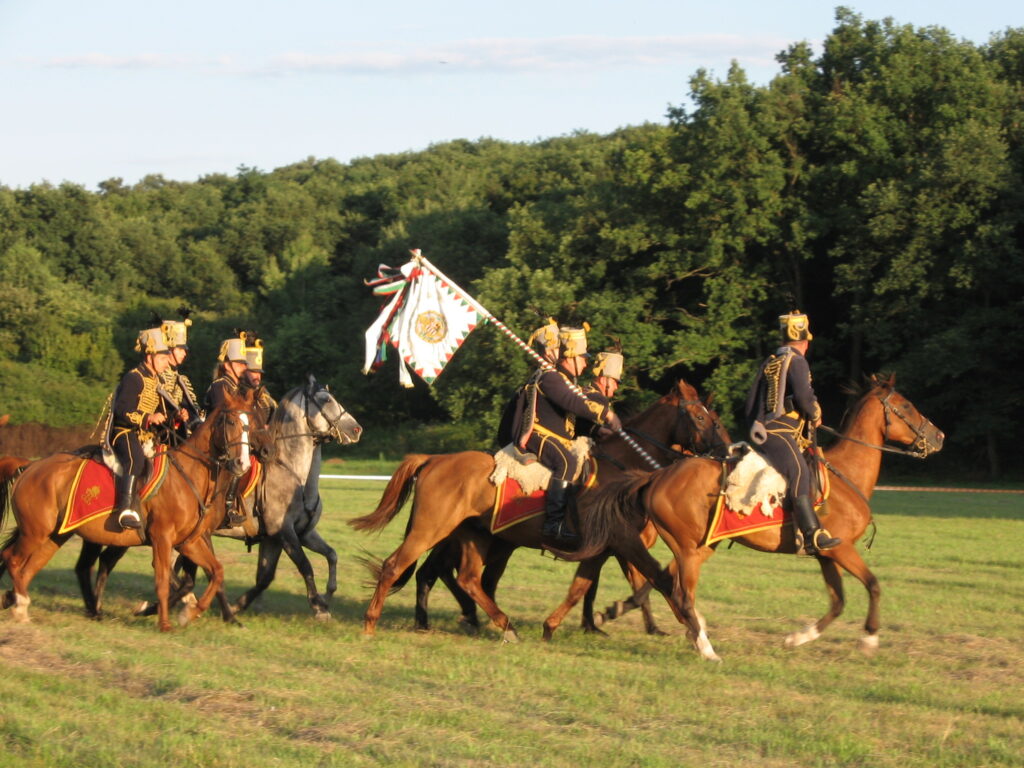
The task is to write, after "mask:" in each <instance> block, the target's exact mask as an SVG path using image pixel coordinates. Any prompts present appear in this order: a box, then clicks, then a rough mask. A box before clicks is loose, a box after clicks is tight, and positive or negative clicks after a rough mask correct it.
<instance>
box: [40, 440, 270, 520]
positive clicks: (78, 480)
mask: <svg viewBox="0 0 1024 768" xmlns="http://www.w3.org/2000/svg"><path fill="white" fill-rule="evenodd" d="M169 466H170V462H169V461H168V460H167V450H166V449H164V448H161V449H160V450H158V451H157V452H156V455H155V456H153V471H152V473H151V474H150V475H149V477H147V478H146V480H145V481H144V482H143V484H142V487H141V488H140V489H139V498H140V499H141V500H143V501H145V500H146V499H149V498H151V497H152V496H153V495H154V494H156V492H157V491H158V490H160V486H161V485H163V482H164V479H165V478H166V477H167V470H168V467H169ZM262 475H263V465H262V464H260V462H259V461H257V460H256V458H255V457H253V459H252V466H251V467H250V468H249V471H248V472H247V473H246V474H245V475H243V476H242V480H241V481H240V482H239V486H238V487H239V489H241V494H242V496H243V497H246V496H249V495H251V494H252V493H253V491H254V490H255V489H256V485H257V484H258V483H259V480H260V478H261V477H262ZM113 511H114V473H113V472H111V471H110V467H108V466H107V465H106V464H104V463H103V462H100V461H93V460H92V459H82V460H81V464H79V466H78V471H77V472H76V473H75V479H74V481H73V482H72V483H71V493H70V494H69V495H68V503H67V506H66V508H65V511H64V520H63V522H62V523H61V526H60V529H59V530H58V531H57V532H58V533H67V532H69V531H73V530H74V529H75V528H78V527H79V526H81V525H85V524H86V523H87V522H89V521H90V520H94V519H96V518H97V517H100V516H102V515H109V514H110V513H111V512H113Z"/></svg>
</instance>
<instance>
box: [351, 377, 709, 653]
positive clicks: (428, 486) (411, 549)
mask: <svg viewBox="0 0 1024 768" xmlns="http://www.w3.org/2000/svg"><path fill="white" fill-rule="evenodd" d="M685 386H688V385H685V384H684V383H680V385H679V387H678V388H677V391H674V392H672V393H670V394H668V395H666V396H664V397H663V398H661V400H659V401H658V403H659V404H661V405H662V408H661V409H660V410H659V416H658V419H657V421H658V423H659V424H660V425H661V426H659V427H658V429H662V428H663V426H664V425H665V424H668V423H671V424H676V423H680V422H683V421H687V420H689V418H692V417H690V416H689V411H688V410H687V408H689V407H692V405H687V404H686V402H687V401H686V398H685V397H683V396H681V394H680V393H681V392H684V391H685V389H684V387H685ZM690 389H691V390H692V388H690ZM694 394H695V393H694ZM697 402H699V401H697ZM665 406H667V407H668V409H669V414H668V416H667V417H666V413H665ZM700 408H701V418H702V420H703V424H704V425H705V429H704V433H703V434H704V440H705V443H704V444H705V445H706V446H707V447H710V446H711V445H713V444H714V439H715V436H716V435H717V431H716V425H715V423H714V420H713V419H711V418H709V417H708V416H707V415H706V414H707V410H706V408H705V407H704V405H703V403H701V404H700ZM683 414H686V415H687V419H683V418H682V415H683ZM652 428H653V427H652ZM668 448H669V446H664V449H665V450H667V449H668ZM668 452H669V453H672V452H671V451H668ZM622 455H623V456H625V454H622ZM629 461H630V462H631V463H632V462H634V461H635V460H633V459H630V460H629ZM611 466H613V465H609V467H611ZM493 470H494V459H493V457H492V456H491V455H490V454H487V453H483V452H480V451H465V452H462V453H453V454H441V455H436V456H427V455H423V454H414V455H410V456H407V457H406V458H405V460H404V461H403V462H402V464H401V465H400V466H399V468H398V469H397V470H396V472H395V474H394V475H393V476H392V478H391V480H390V482H389V483H388V486H387V488H386V489H385V491H384V494H383V496H382V497H381V500H380V503H379V504H378V506H377V509H376V510H374V511H373V512H372V513H370V514H369V515H365V516H363V517H359V518H356V519H354V520H350V521H349V524H350V525H352V526H353V527H354V528H356V529H357V530H365V531H374V530H380V529H382V528H383V527H384V526H385V525H387V524H388V523H389V522H390V521H391V520H392V519H393V518H394V517H395V516H396V515H397V514H398V512H399V510H400V509H401V507H402V505H403V504H404V502H405V500H406V499H407V498H408V496H409V494H410V493H411V492H413V488H414V487H415V491H414V502H413V510H412V513H411V515H410V519H409V524H408V527H407V529H406V534H405V540H404V541H403V543H402V545H401V546H399V548H398V549H397V550H395V552H394V553H392V554H391V556H390V557H388V558H387V559H386V560H384V562H383V563H382V564H381V566H380V567H379V568H378V569H377V575H378V580H377V588H376V591H375V593H374V596H373V599H372V600H371V602H370V605H369V607H368V608H367V611H366V615H365V618H364V625H363V628H364V633H365V634H368V635H372V634H373V633H374V631H375V629H376V624H377V620H378V619H379V617H380V613H381V610H382V608H383V604H384V599H385V597H386V596H387V595H388V594H389V593H390V592H391V591H392V589H393V588H394V587H395V585H396V584H398V585H399V586H400V585H401V584H402V583H404V582H405V580H407V579H408V577H409V576H410V575H411V573H412V570H413V568H414V567H415V564H416V560H417V559H418V558H419V557H420V555H422V554H423V553H424V552H426V551H427V550H428V549H431V548H432V547H434V546H435V545H437V544H438V543H439V542H441V541H443V540H444V539H445V538H446V537H448V536H449V535H450V534H453V538H455V539H456V540H457V542H458V543H459V544H460V545H461V547H460V549H461V563H460V565H459V569H458V571H459V573H458V579H457V583H458V586H459V587H461V588H462V589H463V590H464V591H465V592H466V593H467V594H468V595H469V596H470V597H471V598H472V599H473V600H474V601H475V602H476V603H477V604H478V605H479V606H480V607H481V608H483V609H484V611H485V612H486V613H487V615H488V616H489V617H490V618H491V620H492V621H493V622H494V624H495V625H496V626H497V627H498V629H500V630H503V631H504V633H505V634H504V636H505V639H506V640H514V639H516V635H515V630H514V629H512V627H511V625H510V623H509V620H508V616H506V615H505V614H504V613H503V612H502V611H501V610H500V609H499V608H498V606H497V605H496V603H495V602H494V599H493V596H492V594H489V593H488V590H487V589H485V588H484V586H483V584H482V583H481V576H482V571H483V561H484V557H485V556H486V554H487V551H488V549H489V545H490V542H491V541H492V540H493V536H492V535H491V534H490V533H488V532H487V530H488V529H489V525H490V519H491V516H492V513H493V507H494V499H495V493H496V489H495V486H494V485H493V484H492V483H491V481H490V480H489V477H490V475H491V473H492V471H493ZM587 496H588V494H586V493H584V494H581V496H580V503H581V510H580V516H579V517H580V529H581V530H580V534H581V536H582V539H583V542H582V544H581V548H580V552H586V553H587V556H586V557H581V556H580V553H571V552H561V551H557V550H553V551H555V552H556V554H557V555H558V556H559V557H562V558H563V559H566V560H574V561H577V560H585V559H590V558H594V562H593V563H590V564H588V565H589V570H586V569H584V570H585V572H583V573H580V574H578V576H577V578H578V581H579V584H580V588H579V589H578V593H577V594H575V596H574V595H573V594H572V593H571V595H570V599H577V600H578V599H579V597H580V596H582V595H583V593H584V592H585V591H586V589H587V587H589V585H590V584H591V583H592V581H593V580H594V579H595V578H596V576H597V573H598V572H599V571H600V566H601V564H603V563H604V559H605V558H600V559H597V556H599V555H602V554H604V552H605V551H606V550H609V549H610V550H611V552H612V554H615V555H616V556H618V557H619V558H621V561H622V562H624V563H629V564H631V565H633V566H635V567H636V568H637V569H638V570H639V572H640V574H642V578H643V579H648V580H651V581H652V583H654V585H655V588H656V589H658V590H659V591H660V592H662V594H664V595H665V596H666V599H668V600H669V601H670V605H672V607H673V610H674V611H676V613H677V616H679V617H680V619H681V620H686V621H687V623H688V624H691V626H692V627H696V619H695V618H694V617H692V616H688V613H687V610H686V607H685V606H677V605H673V604H672V602H671V601H672V599H673V598H672V586H671V579H670V578H669V577H668V574H667V573H665V572H663V571H662V570H661V568H660V566H659V565H658V563H657V562H656V561H655V560H654V558H653V557H651V555H650V553H648V551H647V545H646V544H645V542H644V541H643V540H642V539H641V536H640V532H641V530H642V529H643V528H644V524H643V521H639V522H638V523H637V524H630V525H626V526H623V525H621V523H622V518H621V517H618V516H612V515H609V516H607V518H606V519H607V520H608V521H609V522H610V523H611V526H610V527H609V526H605V525H604V521H599V520H590V519H589V517H588V515H587V510H586V507H585V502H586V497H587ZM467 520H476V521H477V522H478V524H477V525H473V526H465V525H461V524H462V523H463V522H465V521H467ZM542 523H543V517H542V516H538V517H534V518H532V519H530V520H525V521H523V522H521V523H517V524H516V525H514V526H512V527H510V528H506V529H505V530H503V531H501V532H500V533H498V534H497V537H498V538H499V539H501V540H502V541H503V542H507V543H508V544H511V545H512V546H511V547H509V548H507V550H506V551H507V553H511V550H512V549H514V548H515V547H517V546H527V547H532V548H534V549H551V548H550V547H548V546H546V544H545V543H544V542H543V541H542V537H541V525H542ZM456 551H458V550H456ZM556 613H557V612H556ZM563 615H564V612H563ZM545 634H546V635H549V632H548V631H547V630H546V631H545Z"/></svg>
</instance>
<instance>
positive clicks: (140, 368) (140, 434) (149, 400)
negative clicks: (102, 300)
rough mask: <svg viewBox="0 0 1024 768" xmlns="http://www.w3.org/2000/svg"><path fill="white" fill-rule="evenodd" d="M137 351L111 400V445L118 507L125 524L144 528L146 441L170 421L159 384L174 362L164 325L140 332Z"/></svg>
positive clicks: (118, 515)
mask: <svg viewBox="0 0 1024 768" xmlns="http://www.w3.org/2000/svg"><path fill="white" fill-rule="evenodd" d="M135 351H136V352H141V353H142V354H143V360H142V362H141V363H139V364H138V365H137V366H135V367H134V368H132V369H131V370H130V371H128V372H127V373H126V374H125V375H124V376H123V377H122V378H121V382H120V384H118V385H117V389H116V390H115V391H114V395H113V399H112V403H111V408H110V411H111V429H110V434H109V442H110V448H111V450H112V451H113V452H114V455H115V456H116V457H117V459H118V461H119V462H120V463H121V474H120V475H117V476H116V477H115V482H114V492H115V499H114V509H115V510H117V522H118V523H119V524H120V526H121V527H122V528H135V529H141V528H142V518H141V516H140V515H139V511H138V496H137V494H138V487H137V486H138V479H139V477H141V476H142V474H143V473H144V472H145V470H146V453H145V450H144V447H143V444H144V443H146V442H151V441H152V440H153V437H154V436H153V432H152V430H153V429H154V428H155V427H159V426H160V425H161V424H164V423H165V422H166V421H167V406H166V403H165V402H164V401H163V399H162V398H161V397H160V395H159V394H158V393H157V388H158V387H159V385H160V374H162V373H163V372H164V371H165V370H167V368H168V367H169V366H170V364H171V355H170V348H169V346H168V339H167V336H166V334H165V329H164V327H163V326H161V327H160V328H149V329H147V330H144V331H141V332H140V333H139V338H138V341H136V343H135Z"/></svg>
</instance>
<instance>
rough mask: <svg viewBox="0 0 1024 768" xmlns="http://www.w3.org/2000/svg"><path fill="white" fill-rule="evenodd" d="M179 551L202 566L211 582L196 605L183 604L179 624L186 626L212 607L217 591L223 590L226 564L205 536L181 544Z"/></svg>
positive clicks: (196, 564) (194, 564) (194, 563)
mask: <svg viewBox="0 0 1024 768" xmlns="http://www.w3.org/2000/svg"><path fill="white" fill-rule="evenodd" d="M178 551H179V552H180V553H181V554H182V555H184V556H185V557H187V558H188V559H189V560H190V561H191V562H192V563H193V567H194V566H198V567H200V568H202V569H203V571H204V572H205V573H206V577H207V579H209V584H207V585H206V589H205V590H204V591H203V594H202V595H200V597H199V600H198V601H197V602H196V603H195V604H194V605H193V604H192V603H191V602H186V603H185V604H184V605H183V606H182V608H181V613H180V614H179V615H178V624H180V625H181V626H183V627H184V626H185V625H187V624H188V623H189V622H190V621H192V620H193V619H196V618H198V617H199V616H201V615H202V614H203V613H204V612H205V611H206V609H207V608H209V607H210V604H211V603H212V602H213V599H214V597H216V596H217V593H219V592H221V591H222V590H223V588H224V566H223V565H221V562H220V560H218V559H217V555H215V554H214V552H213V546H212V545H211V543H210V541H209V539H208V538H207V537H205V536H199V537H198V538H195V539H192V540H191V541H188V542H186V543H184V544H181V545H179V546H178ZM193 580H194V577H193Z"/></svg>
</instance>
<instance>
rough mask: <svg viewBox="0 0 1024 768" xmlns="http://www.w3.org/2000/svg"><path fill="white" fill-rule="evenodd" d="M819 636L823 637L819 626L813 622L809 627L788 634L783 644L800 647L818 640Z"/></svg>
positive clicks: (789, 646) (788, 646)
mask: <svg viewBox="0 0 1024 768" xmlns="http://www.w3.org/2000/svg"><path fill="white" fill-rule="evenodd" d="M819 637H821V633H820V632H819V631H818V628H817V627H816V626H815V625H814V624H811V626H809V627H807V629H804V630H802V631H800V632H793V633H791V634H788V635H786V639H785V640H784V641H783V643H782V644H783V645H784V646H786V647H787V648H798V647H799V646H801V645H804V644H805V643H809V642H811V641H812V640H817V639H818V638H819Z"/></svg>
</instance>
